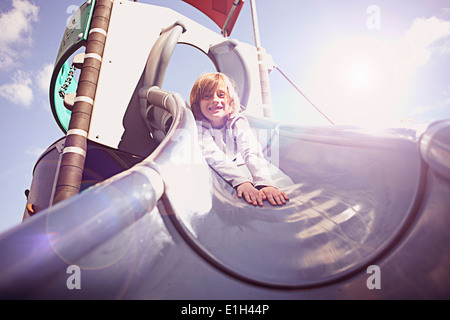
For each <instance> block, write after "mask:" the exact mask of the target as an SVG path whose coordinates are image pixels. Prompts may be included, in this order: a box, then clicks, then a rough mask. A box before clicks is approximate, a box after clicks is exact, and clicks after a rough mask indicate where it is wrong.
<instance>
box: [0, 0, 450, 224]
mask: <svg viewBox="0 0 450 320" xmlns="http://www.w3.org/2000/svg"><path fill="white" fill-rule="evenodd" d="M139 2H143V3H151V4H156V5H162V6H167V7H170V8H172V9H174V10H176V11H179V12H180V13H182V14H184V15H186V16H187V17H189V18H191V19H193V20H196V21H198V22H199V23H201V24H203V25H205V26H206V27H208V28H210V29H212V30H214V31H217V32H220V30H219V29H218V27H217V26H216V25H215V24H214V23H213V22H212V21H210V20H209V19H208V18H207V17H205V16H204V15H203V14H202V13H200V12H198V11H197V10H196V9H194V8H191V7H190V6H189V5H187V4H185V3H183V2H182V1H179V0H166V1H163V0H153V1H152V0H142V1H139ZM83 3H84V1H77V0H58V1H49V0H1V1H0V30H2V32H1V33H0V114H1V119H2V126H1V129H0V130H1V131H0V132H1V135H2V137H3V139H1V142H0V144H1V150H2V156H1V158H0V161H1V166H0V168H1V169H0V200H1V203H2V208H1V210H0V232H2V231H4V230H6V229H8V228H10V227H12V226H14V225H17V224H19V223H20V222H21V219H22V215H23V210H24V207H25V203H26V199H25V195H24V190H25V189H27V188H29V187H30V184H31V179H32V170H33V166H34V164H35V163H36V161H37V159H38V157H39V156H40V155H41V154H42V152H43V151H44V150H45V149H46V148H47V147H48V146H49V145H51V144H52V143H53V142H54V141H56V140H57V139H59V138H60V137H62V135H63V133H62V132H61V130H60V129H59V127H58V126H57V124H56V122H55V121H54V119H53V116H52V114H51V111H50V107H49V101H48V85H49V82H50V75H51V71H52V67H53V63H54V60H55V58H56V53H57V50H58V48H59V44H60V41H61V37H62V34H63V32H64V29H65V26H66V23H67V21H68V19H69V18H70V16H71V15H72V14H73V13H74V12H75V10H76V9H77V8H78V6H80V5H82V4H83ZM256 4H257V12H258V20H259V29H260V33H261V42H262V46H263V47H264V48H265V49H266V51H267V52H268V53H269V54H271V56H272V58H273V60H274V62H275V63H276V65H277V66H278V67H279V68H280V69H281V70H283V71H284V72H285V73H286V74H287V75H288V76H289V77H290V78H291V79H292V80H293V81H294V82H295V83H296V84H297V85H298V86H299V87H300V88H301V89H302V91H303V92H304V93H305V94H306V95H307V96H308V97H309V98H310V99H311V100H312V101H313V102H314V103H315V104H316V105H317V106H318V107H319V108H320V109H321V110H322V111H324V112H325V113H326V114H327V115H328V116H329V117H330V118H331V119H332V120H333V121H334V122H336V123H337V124H343V125H348V124H350V125H358V126H362V127H370V128H372V127H385V126H388V127H390V126H397V125H409V124H416V123H423V122H429V121H433V120H436V119H442V118H450V80H449V79H450V78H449V77H448V74H450V63H449V62H450V2H449V1H448V0H445V1H444V0H429V1H425V0H390V1H387V0H380V1H377V0H375V1H374V0H370V1H365V0H342V1H334V0H316V1H312V0H303V1H293V0H289V1H270V0H256ZM231 38H236V39H238V40H239V41H242V42H247V43H251V44H253V43H254V38H253V32H252V22H251V15H250V1H249V0H247V1H246V3H245V4H244V7H243V9H242V12H241V16H240V17H239V18H238V21H237V23H236V25H235V28H234V30H233V33H232V34H231ZM177 50H178V49H177ZM177 54H178V55H182V54H183V51H180V53H177V51H176V53H175V55H174V59H182V58H180V57H177ZM203 63H205V62H204V61H199V62H198V64H197V63H192V64H191V65H194V66H196V67H197V66H198V68H203V67H200V66H203V65H202V64H203ZM208 63H209V62H208ZM205 68H208V66H205ZM196 76H197V74H195V75H192V77H193V78H195V77H196ZM270 80H271V87H272V90H273V95H272V99H273V102H274V108H275V111H274V112H275V116H276V117H279V118H281V119H282V120H288V119H289V120H293V121H295V122H296V123H299V124H305V125H316V124H326V121H325V120H324V119H323V118H322V117H320V116H319V115H318V114H317V113H316V112H315V111H314V110H313V108H312V107H311V106H310V105H309V104H308V102H306V101H305V99H304V98H302V97H301V96H300V95H299V94H298V93H296V92H295V91H294V90H293V89H292V87H290V86H289V84H288V83H287V82H286V81H285V80H284V79H283V78H282V76H281V75H280V73H278V71H276V70H275V71H273V72H272V74H271V75H270ZM189 89H190V84H189V86H186V88H183V89H180V91H181V92H180V93H181V94H182V95H183V96H184V97H185V98H188V92H189Z"/></svg>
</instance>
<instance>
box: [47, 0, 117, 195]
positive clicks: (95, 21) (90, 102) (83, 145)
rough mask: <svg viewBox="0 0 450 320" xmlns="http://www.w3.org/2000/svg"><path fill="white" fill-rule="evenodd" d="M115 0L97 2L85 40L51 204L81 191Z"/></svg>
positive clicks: (98, 0)
mask: <svg viewBox="0 0 450 320" xmlns="http://www.w3.org/2000/svg"><path fill="white" fill-rule="evenodd" d="M113 3H114V0H97V2H96V4H95V8H94V13H93V16H92V21H91V28H90V31H89V35H88V38H87V45H86V52H85V56H84V62H83V67H82V69H81V74H80V78H79V80H78V88H77V96H76V98H75V103H74V106H73V109H72V116H71V119H70V123H69V128H68V130H67V135H66V140H65V144H64V149H63V153H62V158H61V163H60V166H59V173H58V179H57V182H56V187H55V194H54V197H53V204H55V203H57V202H60V201H62V200H65V199H67V198H70V197H72V196H74V195H76V194H78V193H79V192H80V187H81V181H82V176H83V170H84V163H85V159H86V150H87V137H88V132H89V126H90V123H91V116H92V109H93V106H94V100H95V93H96V91H97V82H98V77H99V73H100V67H101V63H102V57H103V51H104V49H105V42H106V35H107V32H108V27H109V21H110V17H111V11H112V6H113Z"/></svg>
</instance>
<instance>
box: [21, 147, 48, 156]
mask: <svg viewBox="0 0 450 320" xmlns="http://www.w3.org/2000/svg"><path fill="white" fill-rule="evenodd" d="M45 150H46V149H45V148H40V147H28V149H26V150H25V153H26V154H29V155H32V156H36V157H39V156H40V155H42V154H43V153H44V152H45Z"/></svg>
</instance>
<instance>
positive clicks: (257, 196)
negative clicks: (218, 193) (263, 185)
mask: <svg viewBox="0 0 450 320" xmlns="http://www.w3.org/2000/svg"><path fill="white" fill-rule="evenodd" d="M237 192H238V197H239V198H242V196H244V198H245V200H246V201H247V202H248V203H250V204H253V205H254V206H257V205H260V206H261V207H262V205H263V194H262V193H261V192H260V190H258V189H256V188H255V187H254V186H253V185H252V184H251V183H250V182H244V183H242V184H240V185H239V186H238V187H237Z"/></svg>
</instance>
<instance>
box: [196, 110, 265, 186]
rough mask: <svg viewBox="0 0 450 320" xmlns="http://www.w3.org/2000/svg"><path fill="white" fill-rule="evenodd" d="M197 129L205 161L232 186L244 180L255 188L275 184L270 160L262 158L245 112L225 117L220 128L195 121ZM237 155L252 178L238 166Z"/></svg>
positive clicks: (259, 147) (259, 146)
mask: <svg viewBox="0 0 450 320" xmlns="http://www.w3.org/2000/svg"><path fill="white" fill-rule="evenodd" d="M197 129H198V136H199V140H200V146H201V149H202V152H203V156H204V157H205V160H206V162H207V163H208V164H209V165H210V166H211V167H212V168H213V169H214V170H215V171H216V172H217V173H218V174H219V175H220V176H221V177H222V178H223V179H224V180H225V181H227V182H228V183H230V184H231V186H233V187H237V186H238V185H240V184H242V183H244V182H247V181H248V182H251V183H252V184H253V185H254V186H255V187H262V186H274V184H273V182H272V179H271V175H270V170H269V167H270V163H269V162H268V161H267V160H266V159H265V158H264V155H263V153H262V149H261V145H260V143H259V141H258V140H257V139H256V137H255V136H254V134H253V132H252V130H251V128H250V125H249V123H248V120H247V118H245V116H244V115H242V114H238V115H237V116H236V117H235V118H233V119H231V120H227V122H226V124H225V126H223V127H222V128H220V129H216V128H213V127H212V126H211V124H210V123H209V122H208V121H197ZM239 155H240V156H241V157H242V159H243V160H244V162H245V164H246V166H247V168H248V171H249V172H250V173H251V177H249V176H248V175H246V173H245V171H244V170H243V169H242V168H240V167H239V166H238V157H239Z"/></svg>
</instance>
